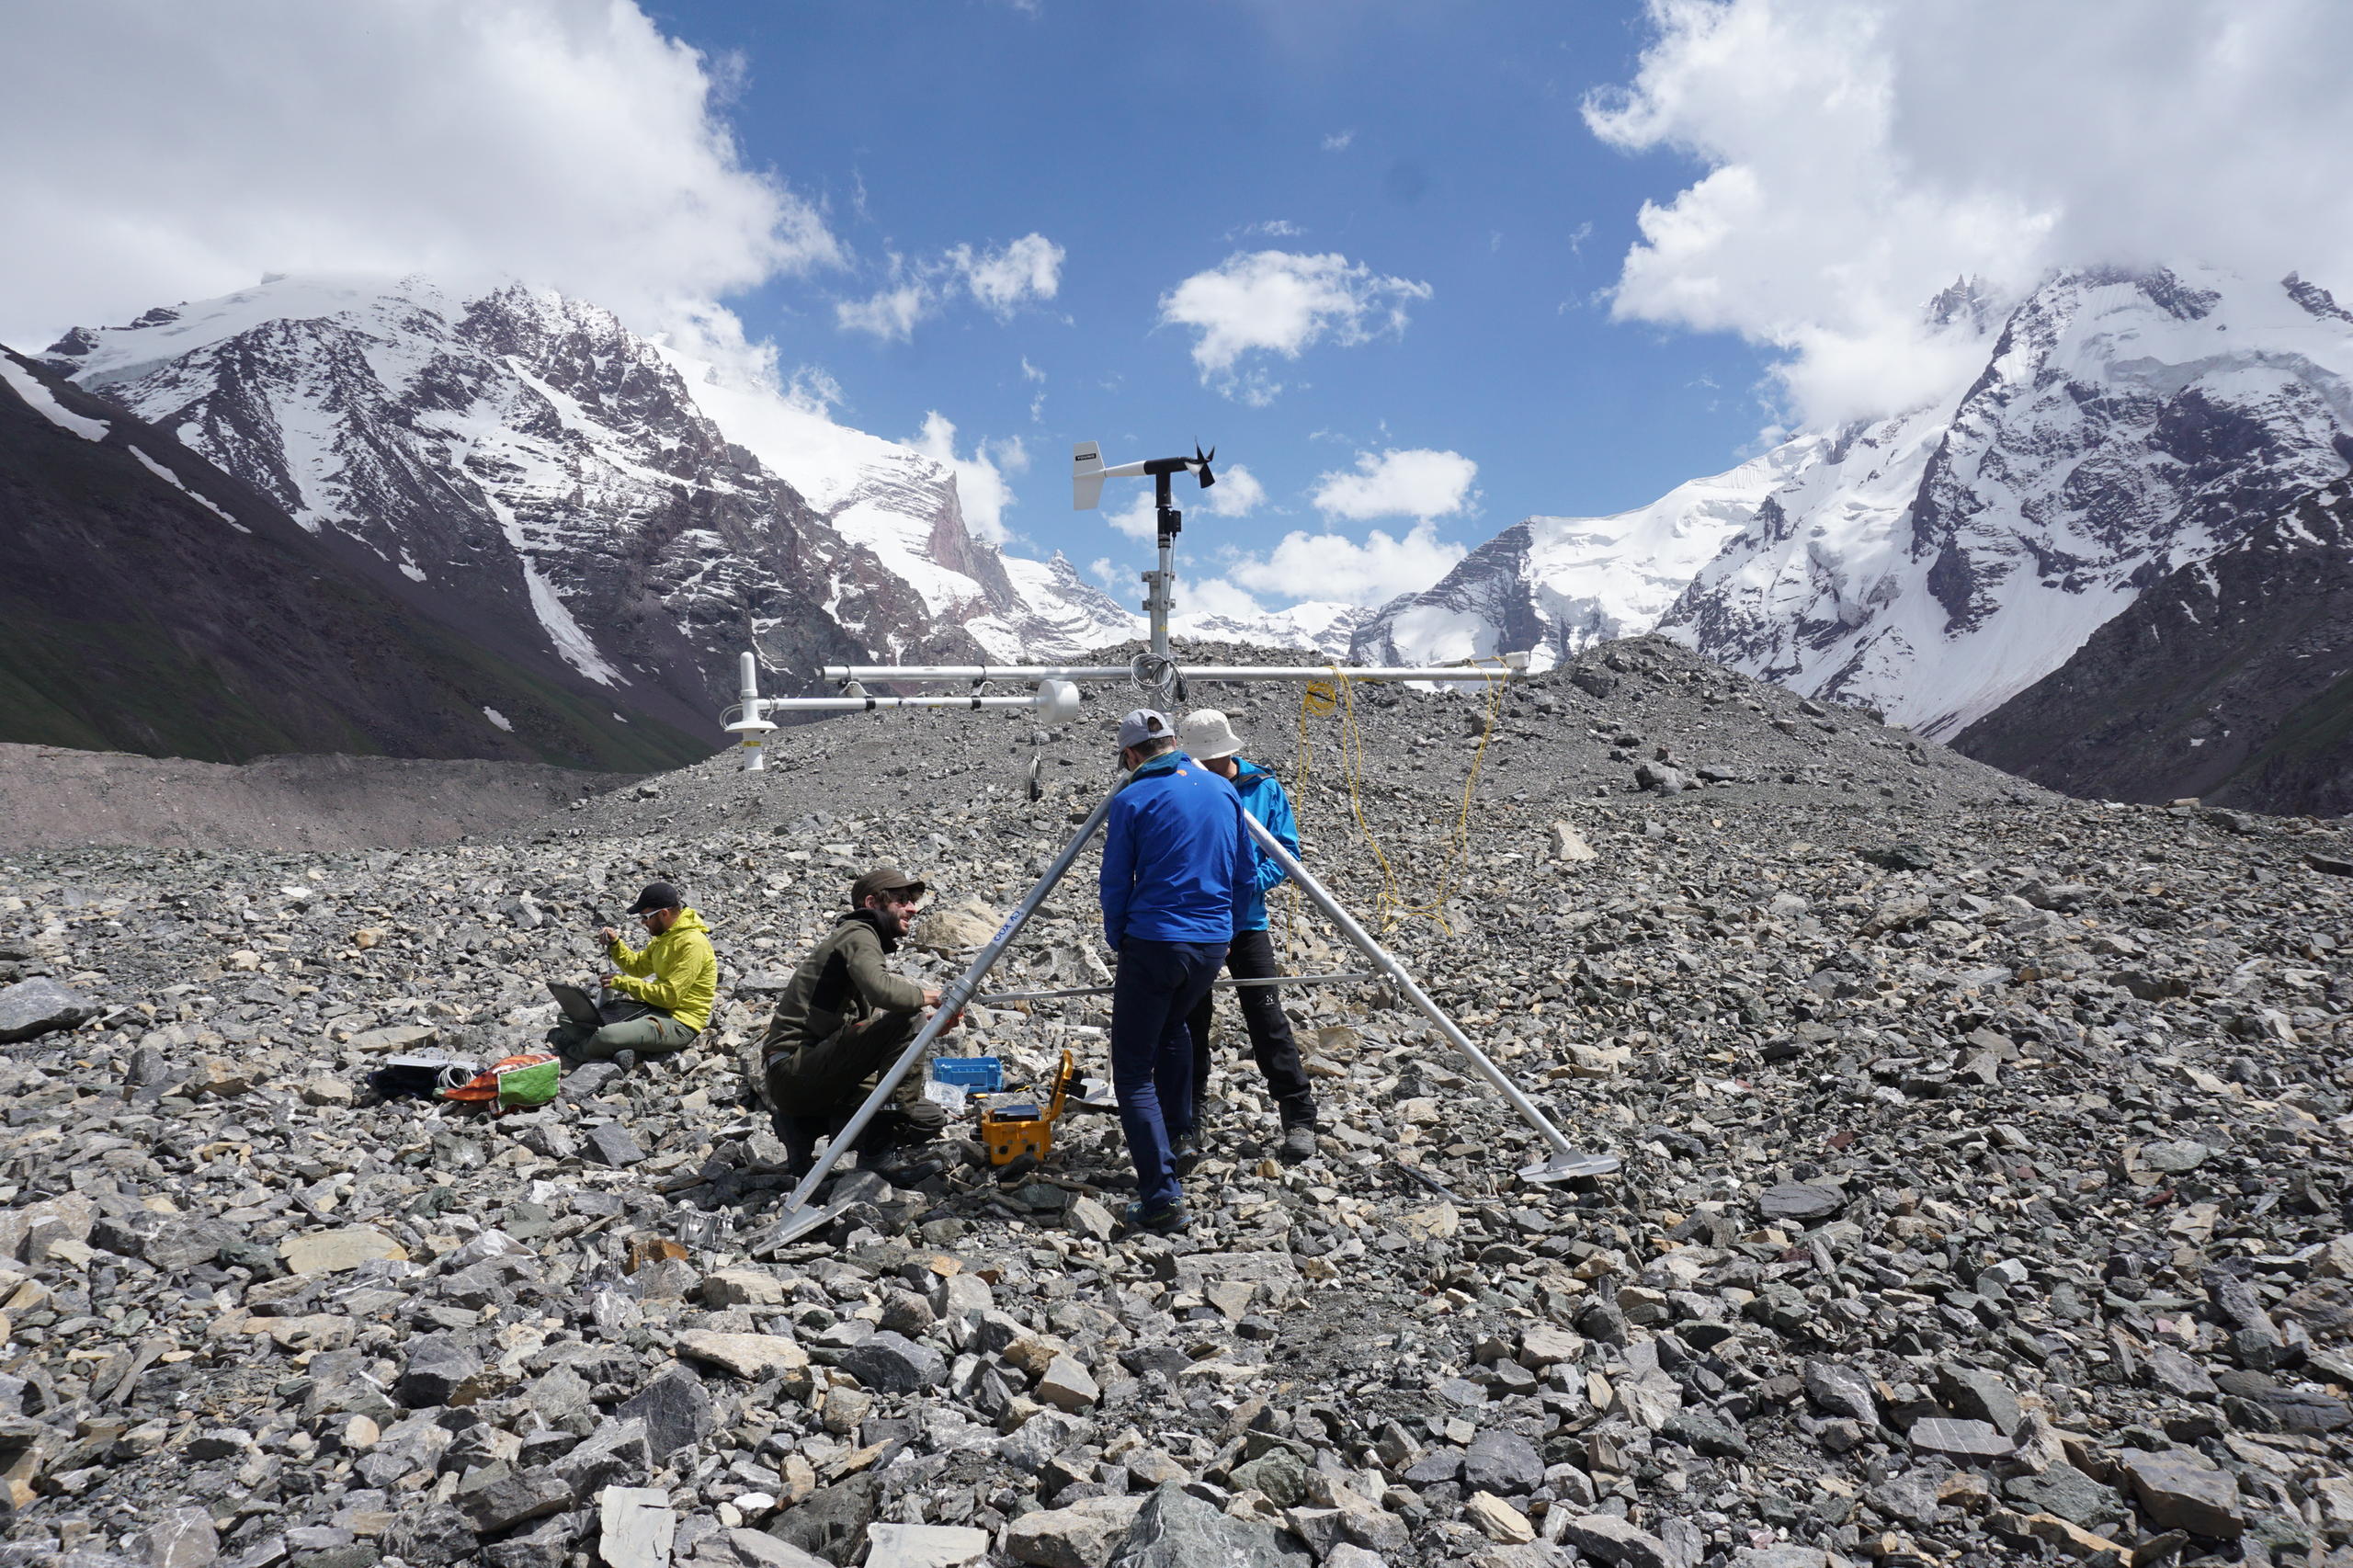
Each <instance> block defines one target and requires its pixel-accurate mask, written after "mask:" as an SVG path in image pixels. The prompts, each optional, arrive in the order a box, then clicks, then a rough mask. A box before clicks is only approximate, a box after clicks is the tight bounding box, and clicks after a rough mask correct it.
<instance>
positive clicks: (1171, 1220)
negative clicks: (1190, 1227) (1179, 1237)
mask: <svg viewBox="0 0 2353 1568" xmlns="http://www.w3.org/2000/svg"><path fill="white" fill-rule="evenodd" d="M1187 1218H1188V1216H1187V1215H1186V1213H1185V1200H1184V1199H1181V1198H1180V1199H1176V1200H1175V1201H1173V1202H1168V1203H1131V1204H1129V1205H1128V1206H1127V1208H1126V1209H1124V1210H1121V1211H1120V1220H1121V1221H1124V1222H1125V1223H1126V1225H1127V1227H1128V1229H1129V1230H1131V1231H1150V1232H1151V1233H1153V1234H1154V1235H1156V1236H1167V1235H1174V1234H1176V1233H1177V1232H1178V1231H1181V1230H1183V1229H1184V1228H1185V1222H1186V1220H1187Z"/></svg>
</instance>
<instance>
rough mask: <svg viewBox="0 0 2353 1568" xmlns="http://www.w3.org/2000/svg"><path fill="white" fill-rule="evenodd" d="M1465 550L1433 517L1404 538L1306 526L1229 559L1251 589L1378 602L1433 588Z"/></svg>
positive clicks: (1230, 572)
mask: <svg viewBox="0 0 2353 1568" xmlns="http://www.w3.org/2000/svg"><path fill="white" fill-rule="evenodd" d="M1464 553H1465V551H1464V550H1463V548H1462V546H1461V545H1459V544H1456V543H1454V542H1453V541H1452V540H1442V539H1440V538H1438V533H1437V529H1436V526H1435V525H1434V524H1431V523H1428V522H1419V523H1415V525H1414V526H1413V528H1410V529H1409V530H1407V532H1406V533H1405V535H1404V538H1402V539H1400V538H1396V537H1393V536H1392V535H1390V534H1387V533H1384V532H1382V531H1381V529H1379V528H1375V529H1373V530H1372V532H1371V533H1370V534H1368V535H1367V536H1366V537H1365V538H1364V539H1363V540H1361V541H1359V540H1352V539H1350V538H1348V537H1347V535H1345V534H1336V533H1330V532H1325V533H1309V532H1307V531H1306V530H1305V529H1303V528H1302V529H1299V530H1296V531H1294V532H1291V533H1288V534H1285V535H1284V536H1283V539H1282V542H1281V543H1279V544H1278V545H1276V546H1275V548H1274V549H1272V550H1271V551H1267V553H1265V554H1264V555H1245V556H1241V557H1238V558H1236V559H1235V560H1233V561H1231V562H1227V564H1226V568H1225V575H1226V576H1227V577H1228V578H1229V579H1230V580H1231V581H1233V583H1235V584H1236V585H1240V586H1241V587H1243V588H1245V589H1247V590H1249V591H1251V592H1254V593H1262V594H1272V595H1278V596H1279V597H1283V598H1286V599H1325V600H1336V601H1338V602H1340V603H1344V604H1356V605H1377V604H1382V603H1385V602H1387V601H1388V600H1390V599H1392V598H1395V597H1397V596H1398V595H1399V594H1404V593H1415V592H1418V591H1420V590H1421V589H1423V588H1427V587H1428V586H1429V585H1431V584H1432V583H1435V582H1437V581H1438V579H1439V578H1440V577H1443V576H1445V575H1446V574H1447V573H1448V572H1449V571H1450V570H1452V569H1453V566H1454V563H1455V562H1458V561H1460V560H1461V559H1462V557H1463V555H1464Z"/></svg>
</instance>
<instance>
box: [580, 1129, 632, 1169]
mask: <svg viewBox="0 0 2353 1568" xmlns="http://www.w3.org/2000/svg"><path fill="white" fill-rule="evenodd" d="M586 1142H587V1146H588V1157H589V1158H590V1159H592V1160H595V1161H596V1162H597V1164H598V1165H611V1166H614V1167H615V1168H617V1169H618V1168H619V1167H620V1166H623V1165H636V1164H637V1163H638V1162H639V1161H640V1160H642V1159H644V1158H645V1151H644V1150H642V1149H641V1148H639V1147H638V1146H637V1140H636V1139H635V1138H632V1137H631V1136H630V1131H629V1129H628V1128H626V1127H623V1126H622V1125H621V1124H620V1122H618V1121H607V1122H600V1123H598V1124H597V1126H595V1127H592V1128H590V1129H589V1130H588V1136H587V1139H586Z"/></svg>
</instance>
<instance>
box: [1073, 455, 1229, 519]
mask: <svg viewBox="0 0 2353 1568" xmlns="http://www.w3.org/2000/svg"><path fill="white" fill-rule="evenodd" d="M1216 460H1217V449H1216V448H1215V447H1211V449H1209V450H1208V451H1206V452H1204V451H1202V450H1201V449H1200V445H1199V442H1196V443H1195V444H1194V446H1193V455H1192V456H1191V457H1189V458H1148V459H1146V460H1144V461H1142V462H1132V463H1120V464H1118V465H1117V466H1116V467H1111V468H1106V467H1104V466H1103V448H1102V445H1101V443H1099V442H1096V441H1081V442H1080V443H1079V444H1078V446H1077V447H1076V448H1075V449H1074V450H1073V452H1072V454H1071V474H1070V490H1071V495H1070V498H1071V505H1072V506H1074V508H1076V509H1077V510H1079V511H1081V512H1092V511H1093V510H1095V508H1096V507H1097V506H1099V505H1100V504H1101V503H1102V500H1103V482H1104V481H1105V480H1107V479H1142V478H1150V479H1152V480H1154V482H1155V483H1154V486H1153V489H1154V499H1155V500H1156V501H1158V503H1159V505H1160V510H1161V511H1163V512H1166V511H1167V510H1168V509H1169V495H1168V478H1169V475H1171V474H1177V473H1185V472H1198V473H1199V475H1200V476H1201V488H1202V489H1204V490H1207V489H1208V488H1209V487H1210V486H1211V485H1212V484H1215V483H1217V475H1216V474H1215V473H1214V472H1211V468H1210V464H1211V463H1212V462H1214V461H1216ZM1167 531H1168V532H1170V533H1175V532H1176V528H1173V527H1172V528H1169V529H1168V530H1167Z"/></svg>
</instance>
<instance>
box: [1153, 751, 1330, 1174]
mask: <svg viewBox="0 0 2353 1568" xmlns="http://www.w3.org/2000/svg"><path fill="white" fill-rule="evenodd" d="M1184 737H1185V752H1186V755H1187V756H1190V757H1192V759H1193V760H1194V761H1196V762H1198V763H1199V764H1200V765H1201V766H1202V767H1206V768H1208V769H1209V770H1210V771H1211V772H1212V773H1215V774H1217V775H1218V776H1219V777H1221V778H1223V779H1224V780H1225V781H1226V782H1227V783H1229V784H1231V785H1233V789H1234V792H1235V793H1237V794H1239V795H1240V796H1241V797H1242V809H1243V810H1244V811H1245V812H1249V813H1250V815H1251V816H1252V817H1253V818H1254V819H1256V821H1257V822H1258V823H1259V824H1261V825H1263V826H1264V827H1265V828H1266V830H1267V832H1268V833H1271V834H1273V835H1275V839H1276V841H1277V842H1278V843H1279V844H1280V845H1281V846H1283V847H1284V848H1285V849H1288V850H1290V852H1291V854H1293V855H1294V856H1295V855H1297V854H1298V853H1299V823H1298V821H1297V819H1296V818H1294V817H1293V816H1292V815H1291V810H1290V797H1289V796H1287V795H1285V794H1284V793H1283V787H1282V784H1281V782H1280V780H1279V779H1277V778H1275V776H1274V775H1273V774H1271V773H1269V772H1267V770H1266V769H1265V768H1263V767H1258V766H1257V765H1256V764H1255V763H1250V762H1245V761H1244V760H1243V758H1242V757H1241V756H1240V755H1239V754H1240V752H1241V750H1242V742H1241V741H1240V739H1239V738H1237V737H1236V736H1235V734H1234V733H1233V725H1232V724H1231V723H1230V722H1227V719H1226V716H1225V715H1224V714H1222V713H1221V712H1219V711H1218V710H1216V709H1214V708H1202V709H1197V710H1194V711H1193V712H1191V713H1188V714H1187V715H1186V716H1185V723H1184ZM1250 851H1251V858H1252V861H1253V862H1254V864H1253V868H1252V879H1251V889H1250V903H1249V906H1248V907H1247V909H1245V911H1244V913H1243V916H1242V918H1241V920H1240V922H1239V923H1238V924H1237V926H1236V927H1235V929H1234V933H1233V944H1232V945H1231V946H1230V947H1228V948H1227V949H1226V950H1225V971H1226V972H1227V973H1228V974H1230V975H1232V976H1233V978H1234V979H1236V980H1263V979H1266V978H1267V977H1269V976H1271V975H1273V974H1274V973H1275V972H1276V969H1275V944H1274V938H1273V937H1272V936H1270V935H1269V934H1268V931H1267V890H1269V889H1270V888H1273V887H1274V886H1275V885H1276V884H1277V883H1279V882H1281V881H1286V880H1288V876H1289V873H1287V872H1286V871H1284V869H1282V868H1281V867H1280V866H1279V865H1277V864H1276V863H1275V860H1274V858H1273V857H1272V856H1270V855H1267V853H1266V852H1265V851H1263V850H1262V849H1260V848H1259V847H1258V843H1257V840H1256V839H1252V840H1251V841H1250ZM1235 993H1236V997H1237V999H1238V1000H1239V1001H1240V1002H1241V1004H1242V1022H1243V1026H1244V1027H1245V1028H1247V1029H1248V1030H1249V1031H1250V1054H1251V1055H1252V1056H1254V1057H1256V1059H1257V1062H1258V1071H1259V1072H1260V1073H1262V1074H1265V1075H1266V1079H1267V1088H1268V1089H1269V1090H1271V1091H1272V1092H1273V1094H1274V1096H1275V1106H1276V1108H1277V1110H1278V1112H1279V1114H1280V1115H1281V1117H1282V1124H1283V1141H1282V1142H1281V1144H1280V1145H1279V1147H1278V1149H1277V1151H1276V1152H1277V1153H1278V1154H1279V1156H1280V1157H1281V1158H1282V1159H1283V1160H1284V1161H1285V1162H1286V1163H1287V1164H1291V1165H1296V1164H1298V1163H1299V1162H1300V1161H1302V1160H1304V1159H1308V1158H1311V1157H1312V1156H1313V1154H1314V1153H1315V1092H1314V1090H1313V1089H1312V1088H1310V1087H1309V1086H1308V1083H1307V1072H1306V1069H1304V1068H1303V1067H1302V1066H1301V1065H1300V1061H1299V1041H1298V1040H1297V1039H1296V1038H1295V1037H1294V1036H1293V1035H1292V1034H1291V1029H1290V1017H1288V1016H1287V1015H1286V1014H1285V1013H1284V1012H1283V1003H1282V995H1281V988H1280V987H1279V986H1273V985H1243V986H1237V987H1235ZM1214 994H1215V993H1213V992H1204V993H1203V994H1202V995H1201V999H1200V1001H1199V1003H1198V1004H1197V1005H1195V1006H1194V1008H1193V1011H1192V1014H1191V1016H1190V1017H1188V1018H1187V1019H1186V1020H1185V1021H1186V1024H1187V1027H1188V1028H1189V1029H1190V1030H1191V1032H1192V1036H1193V1106H1194V1119H1195V1125H1196V1127H1197V1128H1198V1127H1199V1120H1200V1117H1199V1108H1200V1107H1201V1106H1202V1105H1203V1104H1204V1103H1205V1102H1206V1101H1207V1099H1208V1096H1209V1087H1210V1030H1211V1025H1210V1015H1211V999H1212V997H1213V996H1214Z"/></svg>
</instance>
